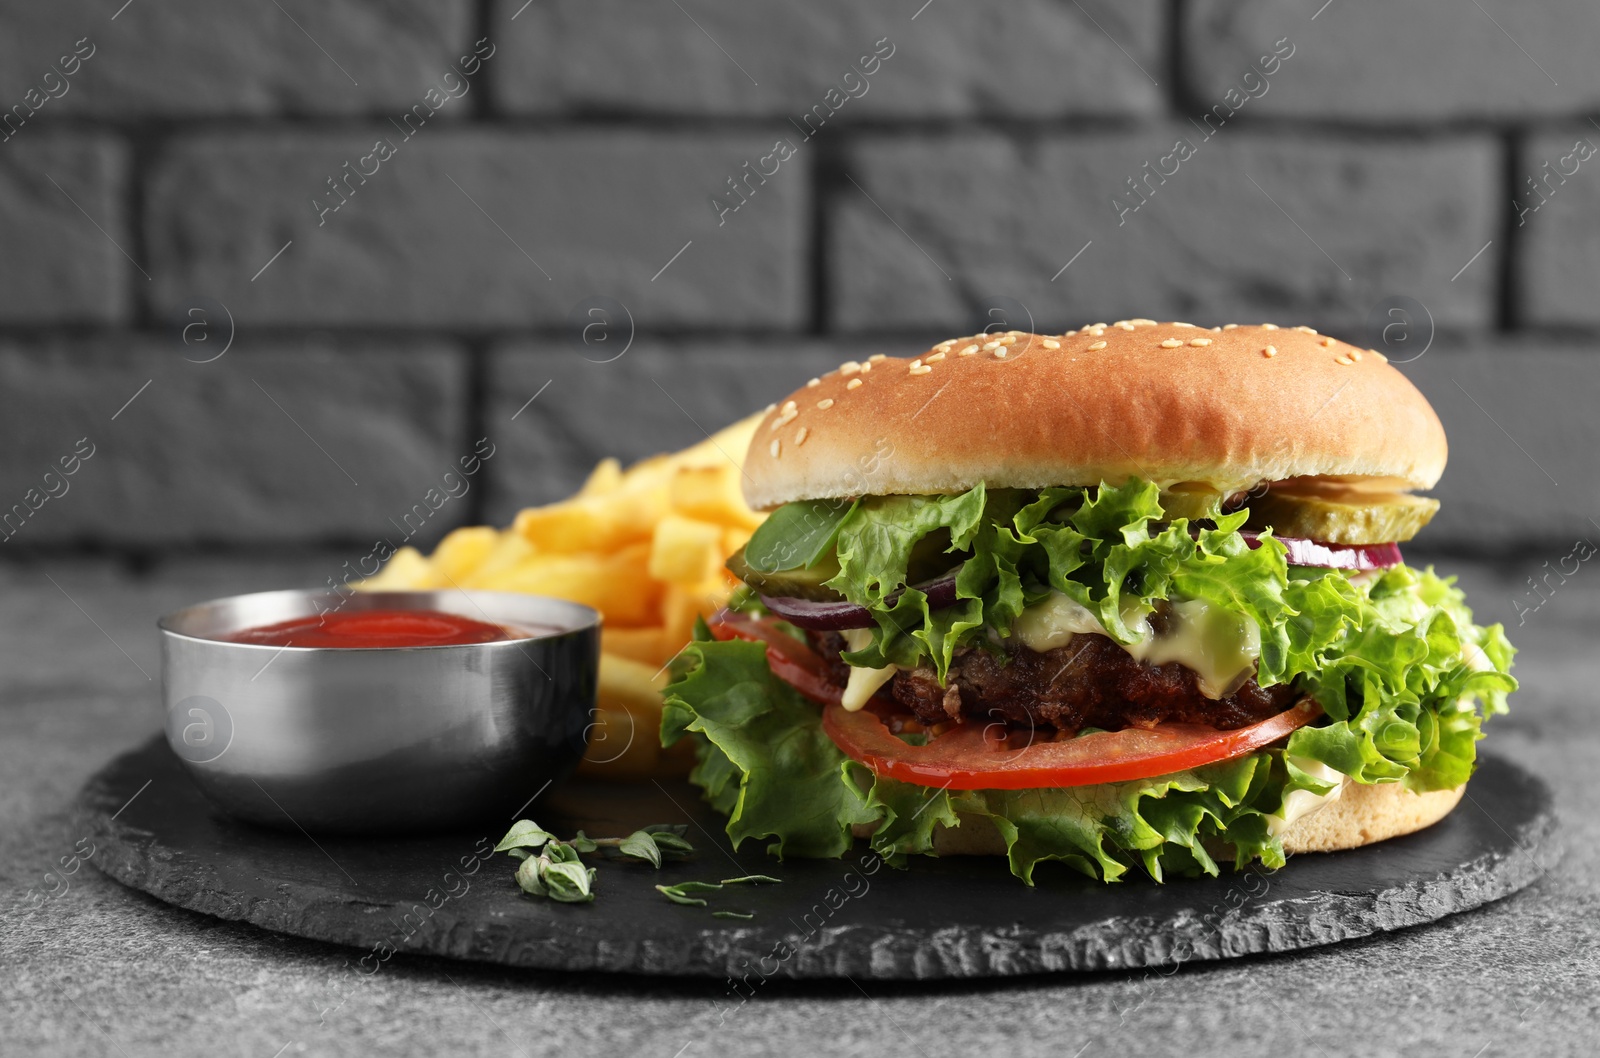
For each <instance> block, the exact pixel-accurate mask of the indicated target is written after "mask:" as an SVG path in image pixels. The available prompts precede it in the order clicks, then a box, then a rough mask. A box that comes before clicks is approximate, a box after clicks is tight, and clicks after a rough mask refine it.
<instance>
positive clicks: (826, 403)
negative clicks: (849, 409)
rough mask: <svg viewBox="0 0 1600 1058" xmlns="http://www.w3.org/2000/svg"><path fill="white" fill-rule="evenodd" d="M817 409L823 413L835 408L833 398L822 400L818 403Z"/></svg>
mask: <svg viewBox="0 0 1600 1058" xmlns="http://www.w3.org/2000/svg"><path fill="white" fill-rule="evenodd" d="M817 407H818V408H820V409H821V410H823V411H827V410H828V409H829V408H831V407H833V398H832V397H824V398H822V399H821V400H819V401H817Z"/></svg>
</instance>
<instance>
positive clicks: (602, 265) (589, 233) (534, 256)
mask: <svg viewBox="0 0 1600 1058" xmlns="http://www.w3.org/2000/svg"><path fill="white" fill-rule="evenodd" d="M777 135H778V132H777V130H776V129H775V130H774V131H773V132H771V133H756V132H750V133H740V134H730V135H720V134H686V133H650V132H638V131H609V130H608V131H589V132H571V133H566V132H563V133H550V134H542V133H532V134H514V133H506V132H495V133H492V134H489V133H478V132H455V131H450V130H446V129H437V128H435V127H433V126H431V125H423V126H422V127H421V128H419V129H416V130H415V131H414V132H413V134H412V138H411V139H410V140H409V141H408V140H406V139H405V138H404V137H403V135H402V134H401V132H400V131H398V130H397V129H396V128H395V127H394V126H391V125H374V126H372V127H370V128H366V129H351V130H348V131H345V132H340V133H318V134H306V133H295V134H288V133H284V134H264V135H220V136H199V137H194V138H188V139H183V140H181V141H179V142H177V143H176V144H174V145H173V146H172V148H171V149H170V150H168V151H166V152H165V153H164V154H163V156H162V157H161V159H160V160H159V161H158V162H157V163H156V165H155V169H154V172H153V173H152V175H151V177H150V181H149V184H150V187H149V193H148V198H149V219H148V229H147V231H148V239H149V242H150V245H151V248H152V253H153V256H154V258H155V262H156V267H155V268H154V269H152V271H153V272H154V273H155V275H156V285H155V296H156V300H157V303H158V305H160V306H162V307H163V308H165V307H168V306H171V305H173V304H174V303H175V300H176V299H181V298H183V297H186V296H188V295H190V294H194V293H201V294H206V295H209V296H212V297H216V298H218V299H219V300H221V301H223V302H225V303H226V304H227V305H228V306H229V307H230V308H231V309H232V311H233V312H234V314H235V316H236V317H237V318H238V319H239V320H240V321H241V322H244V321H249V322H261V323H283V324H293V325H302V324H313V325H316V324H378V325H385V326H388V325H395V324H415V325H436V326H452V327H459V328H474V329H477V328H493V327H508V326H528V325H538V326H552V325H560V324H562V323H564V322H565V321H566V319H567V317H568V315H569V313H570V312H571V311H572V310H573V308H574V306H576V305H577V304H578V303H579V302H580V301H582V300H583V299H585V298H588V297H590V296H594V295H604V296H608V297H612V298H615V299H617V300H619V301H621V302H623V303H624V304H626V305H628V306H629V308H630V309H631V311H632V312H633V313H634V314H635V316H636V318H637V319H638V320H639V322H640V324H641V325H642V326H645V327H658V326H689V325H715V326H724V327H725V326H774V327H788V326H795V325H797V324H798V323H799V322H800V321H801V319H802V317H803V315H804V308H805V297H804V290H803V279H804V246H805V241H806V234H807V231H806V229H807V221H806V206H805V203H806V201H807V187H808V182H809V180H808V170H807V168H806V165H807V161H806V158H805V156H804V155H803V154H799V153H796V155H794V156H793V157H790V158H789V159H788V160H787V161H783V160H781V159H779V158H777V157H776V156H774V155H772V154H771V153H770V152H771V149H772V146H773V143H774V140H775V138H776V136H777ZM378 137H387V139H388V140H389V141H391V144H392V146H393V148H394V151H393V154H392V155H391V156H390V157H389V158H388V159H387V161H383V162H379V161H378V159H377V158H376V156H375V155H373V154H371V153H369V152H371V151H372V147H373V145H374V141H375V140H376V139H377V138H378ZM763 156H765V157H766V159H767V161H766V162H765V163H764V162H763V161H762V159H763ZM363 159H365V160H363ZM347 162H348V163H349V164H350V165H351V166H352V169H351V170H344V168H343V167H344V166H345V164H346V163H347ZM747 162H748V163H750V164H751V165H752V166H764V168H766V170H767V171H768V172H770V173H772V175H771V176H770V177H769V178H767V180H766V183H765V184H764V185H759V184H756V183H755V181H756V180H758V179H760V178H759V176H752V177H750V178H748V179H749V180H750V183H751V186H753V187H754V188H755V190H754V192H753V193H751V194H750V195H749V197H748V201H747V202H746V203H745V204H744V205H743V206H742V207H741V208H740V209H739V210H738V211H737V212H735V211H733V210H729V211H728V212H727V213H725V214H723V215H722V217H721V218H720V223H719V217H718V214H717V212H716V210H715V209H714V207H713V206H712V198H711V196H712V194H713V193H714V192H717V191H719V190H721V189H723V187H724V181H726V180H727V179H729V178H730V177H731V176H732V175H733V174H735V173H741V172H742V171H743V169H742V167H743V166H744V165H745V163H747ZM774 163H775V164H776V166H777V168H776V170H775V171H774V169H773V165H774ZM374 164H377V165H378V166H379V168H378V169H377V171H376V172H374V173H372V175H371V176H370V177H367V178H366V182H365V183H364V184H362V183H358V182H357V181H359V180H360V179H362V178H361V177H360V176H359V174H356V175H345V174H346V173H352V172H354V167H355V166H363V167H364V168H365V169H367V170H368V171H369V172H370V171H371V170H372V167H373V165H374ZM336 175H337V176H340V177H341V178H342V179H343V181H344V184H343V185H342V186H347V187H351V188H353V189H354V194H353V195H349V197H348V201H347V202H346V203H345V204H344V205H343V206H342V207H341V208H340V209H339V211H338V212H328V213H326V214H323V215H322V216H321V221H322V223H321V224H320V225H319V216H318V212H317V209H316V207H315V206H314V205H313V196H317V195H319V194H320V195H322V196H324V198H325V200H326V201H329V202H333V203H335V204H337V203H338V201H339V200H338V198H337V197H336V196H335V194H334V193H333V192H332V191H330V190H329V189H328V187H327V184H326V181H328V180H331V179H333V178H334V177H335V176H336ZM346 194H348V192H347V193H346ZM727 197H728V198H729V199H730V200H733V196H732V195H731V194H728V195H727ZM735 201H736V200H735ZM291 241H292V242H293V244H294V245H293V246H291V247H289V249H288V250H286V251H285V252H284V253H283V255H282V257H281V258H279V259H278V260H277V261H275V262H273V263H272V265H271V267H270V268H269V269H267V271H265V272H264V273H261V274H260V276H259V278H255V277H256V275H257V273H258V272H259V271H260V270H261V269H262V268H263V267H265V266H266V265H267V263H268V262H269V261H270V260H271V259H272V257H273V255H274V254H276V253H277V252H278V251H279V250H280V249H282V248H283V247H285V246H286V245H287V244H288V243H289V242H291ZM691 242H692V243H693V245H692V246H688V245H687V244H689V243H691ZM686 246H687V248H685V247H686ZM680 251H682V253H681V255H680ZM675 255H679V256H677V257H676V259H674V257H675Z"/></svg>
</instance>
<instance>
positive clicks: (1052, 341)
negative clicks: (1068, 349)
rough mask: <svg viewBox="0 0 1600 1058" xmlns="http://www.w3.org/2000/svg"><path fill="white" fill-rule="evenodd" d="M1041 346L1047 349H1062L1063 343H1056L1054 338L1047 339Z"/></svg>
mask: <svg viewBox="0 0 1600 1058" xmlns="http://www.w3.org/2000/svg"><path fill="white" fill-rule="evenodd" d="M1040 344H1041V345H1043V346H1044V347H1045V348H1046V349H1060V348H1061V343H1060V342H1058V341H1056V340H1055V339H1054V338H1046V339H1045V340H1044V341H1043V342H1041V343H1040Z"/></svg>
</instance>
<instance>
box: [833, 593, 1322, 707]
mask: <svg viewBox="0 0 1600 1058" xmlns="http://www.w3.org/2000/svg"><path fill="white" fill-rule="evenodd" d="M1151 624H1152V626H1153V629H1152V631H1153V635H1152V638H1151V642H1152V643H1160V642H1162V641H1163V640H1165V641H1168V642H1170V641H1171V639H1172V638H1173V637H1172V635H1171V633H1170V631H1169V628H1170V618H1168V617H1167V615H1166V613H1165V612H1163V611H1160V610H1158V611H1157V614H1156V615H1153V618H1152V621H1151ZM807 638H808V641H809V642H810V644H811V646H812V648H813V649H814V650H816V651H817V653H818V655H819V656H821V657H822V658H823V659H824V660H825V661H826V662H827V664H828V674H829V676H830V677H831V678H832V679H833V681H834V683H835V684H836V685H837V686H838V687H839V688H840V689H841V691H845V690H849V689H850V685H851V682H852V680H853V679H854V680H855V682H856V683H857V685H858V686H859V685H860V684H861V683H863V682H869V681H870V676H869V679H868V681H863V680H862V679H861V678H860V677H859V676H857V675H856V674H857V673H863V672H865V673H869V674H870V673H885V672H887V678H886V679H884V680H883V685H882V686H883V690H882V691H879V692H878V693H886V694H887V695H888V696H889V698H890V699H892V700H893V702H894V703H895V704H896V705H898V706H899V707H901V708H903V709H904V710H905V711H906V712H908V713H909V714H911V715H912V716H914V717H915V718H916V719H917V721H918V722H920V723H921V724H923V725H925V726H929V727H932V726H934V725H937V724H942V723H950V722H952V721H954V722H958V723H959V722H966V721H969V720H976V721H977V722H979V723H994V722H996V721H999V722H1003V723H1006V724H1009V725H1011V726H1015V727H1019V728H1026V729H1030V730H1034V729H1049V730H1053V731H1054V730H1059V731H1079V730H1081V729H1083V728H1098V729H1101V730H1106V731H1117V730H1120V729H1122V728H1125V727H1144V728H1149V727H1154V726H1156V725H1157V724H1159V723H1161V722H1163V721H1168V720H1175V721H1182V722H1186V723H1195V724H1210V725H1211V726H1213V727H1217V728H1222V729H1224V730H1227V729H1231V728H1238V727H1244V726H1246V725H1248V724H1253V723H1256V722H1257V721H1259V720H1265V719H1266V718H1267V717H1269V716H1275V715H1276V714H1278V713H1281V712H1283V711H1284V710H1285V709H1287V708H1289V706H1290V705H1291V704H1293V702H1294V699H1295V698H1296V697H1297V694H1296V692H1295V691H1294V690H1293V689H1292V688H1290V687H1288V686H1286V685H1284V684H1278V685H1277V686H1275V687H1272V688H1269V689H1265V690H1264V689H1262V687H1261V686H1260V685H1259V684H1258V683H1257V682H1256V680H1255V675H1254V671H1253V670H1254V659H1250V661H1249V668H1245V669H1242V670H1240V671H1238V672H1236V673H1233V674H1231V678H1230V679H1228V680H1227V681H1226V686H1225V687H1222V688H1219V687H1217V686H1216V685H1215V684H1214V683H1209V682H1207V681H1206V679H1205V678H1204V677H1202V675H1201V674H1200V673H1199V672H1197V671H1196V670H1195V668H1192V667H1190V666H1189V665H1187V664H1184V663H1182V662H1178V661H1165V662H1161V663H1158V664H1150V663H1147V662H1144V661H1141V660H1139V658H1138V657H1137V656H1136V655H1135V654H1133V653H1130V652H1129V651H1128V650H1127V649H1126V648H1125V647H1123V646H1122V645H1121V644H1119V643H1117V642H1116V641H1114V640H1112V639H1111V638H1110V637H1109V636H1106V635H1104V634H1096V633H1092V632H1091V633H1074V634H1072V636H1071V638H1070V640H1069V641H1068V642H1067V643H1066V644H1065V645H1063V646H1058V647H1046V649H1044V650H1034V649H1032V648H1031V647H1029V646H1026V645H1023V644H1021V643H1019V644H1016V645H1014V646H1011V647H1009V648H1008V649H1006V650H1005V651H1004V652H998V651H993V650H985V649H981V648H968V647H963V648H961V649H958V650H957V651H956V654H955V656H954V658H953V659H952V661H951V663H950V668H949V670H948V671H947V672H946V674H945V679H944V680H943V681H942V682H941V681H940V679H939V676H938V673H937V672H935V671H934V668H933V666H932V665H928V664H923V665H918V666H917V667H916V668H913V669H894V668H889V669H888V670H882V669H880V670H872V669H867V670H863V669H853V668H851V667H850V666H849V665H848V664H846V663H845V662H844V661H843V660H842V659H841V657H840V655H841V654H842V653H844V652H846V651H848V650H849V649H850V647H849V645H848V644H847V643H846V641H845V639H844V637H843V636H842V635H841V634H840V633H838V632H815V631H813V632H809V633H807ZM1202 666H1203V668H1205V669H1209V670H1210V671H1211V672H1212V673H1213V674H1216V672H1217V669H1216V667H1215V666H1213V665H1210V664H1208V663H1202ZM1227 667H1228V666H1224V669H1226V668H1227ZM1219 690H1221V691H1222V692H1223V693H1220V694H1219V693H1216V692H1217V691H1219ZM1208 692H1211V693H1208ZM858 700H859V699H858ZM844 704H845V708H849V707H850V706H851V705H854V704H856V701H853V700H851V698H850V697H848V696H846V697H845V698H844ZM862 704H865V703H864V702H862Z"/></svg>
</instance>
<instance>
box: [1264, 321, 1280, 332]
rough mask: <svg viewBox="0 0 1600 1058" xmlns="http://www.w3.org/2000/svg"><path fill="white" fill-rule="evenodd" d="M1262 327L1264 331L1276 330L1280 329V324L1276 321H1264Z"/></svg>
mask: <svg viewBox="0 0 1600 1058" xmlns="http://www.w3.org/2000/svg"><path fill="white" fill-rule="evenodd" d="M1261 329H1262V330H1264V331H1275V330H1277V329H1278V325H1277V324H1276V323H1263V324H1262V325H1261Z"/></svg>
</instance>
